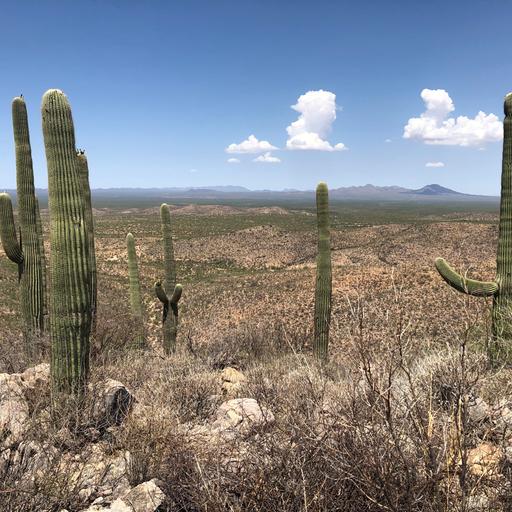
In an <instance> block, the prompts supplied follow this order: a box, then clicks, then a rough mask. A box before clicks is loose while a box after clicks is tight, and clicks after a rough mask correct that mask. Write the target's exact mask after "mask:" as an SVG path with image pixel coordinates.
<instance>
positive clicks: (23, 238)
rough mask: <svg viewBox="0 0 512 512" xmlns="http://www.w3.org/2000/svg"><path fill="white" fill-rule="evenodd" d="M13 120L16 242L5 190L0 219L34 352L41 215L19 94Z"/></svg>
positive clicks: (41, 313)
mask: <svg viewBox="0 0 512 512" xmlns="http://www.w3.org/2000/svg"><path fill="white" fill-rule="evenodd" d="M12 123H13V131H14V144H15V150H16V190H17V202H18V220H19V239H20V240H19V242H18V240H17V237H16V228H15V226H14V218H13V213H12V204H11V201H10V198H9V197H8V196H7V194H3V195H2V198H1V204H2V206H1V216H0V222H1V223H2V225H3V226H4V227H3V229H2V233H1V239H2V245H3V246H4V250H5V252H6V254H7V256H8V257H9V259H11V260H12V261H13V262H14V263H16V264H17V265H18V272H19V277H20V301H21V311H22V316H23V323H24V334H25V339H26V342H27V352H28V354H29V355H34V353H35V349H34V346H33V335H39V334H41V333H42V332H43V331H44V319H45V309H46V300H45V289H46V286H45V274H46V273H45V268H44V266H45V260H44V249H43V242H42V233H41V217H40V212H39V205H38V202H37V198H36V195H35V188H34V171H33V166H32V151H31V147H30V136H29V129H28V116H27V107H26V104H25V101H24V99H23V98H22V97H17V98H14V100H13V102H12Z"/></svg>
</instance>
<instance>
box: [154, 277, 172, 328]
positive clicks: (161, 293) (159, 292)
mask: <svg viewBox="0 0 512 512" xmlns="http://www.w3.org/2000/svg"><path fill="white" fill-rule="evenodd" d="M155 294H156V296H157V298H158V300H159V301H160V302H161V303H162V306H163V313H162V324H165V321H166V320H167V314H168V313H169V299H168V298H167V294H166V293H165V290H164V288H163V286H162V283H161V282H160V281H157V282H156V283H155Z"/></svg>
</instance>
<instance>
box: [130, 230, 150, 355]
mask: <svg viewBox="0 0 512 512" xmlns="http://www.w3.org/2000/svg"><path fill="white" fill-rule="evenodd" d="M126 248H127V250H128V278H129V281H130V306H131V310H132V318H133V320H134V323H135V325H136V329H137V333H136V334H135V346H136V348H143V347H144V346H145V344H146V343H145V339H144V312H143V308H142V299H141V293H140V282H139V267H138V265H137V253H136V251H135V239H134V238H133V235H132V234H131V233H128V235H126Z"/></svg>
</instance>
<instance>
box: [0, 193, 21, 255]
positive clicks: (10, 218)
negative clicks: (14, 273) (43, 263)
mask: <svg viewBox="0 0 512 512" xmlns="http://www.w3.org/2000/svg"><path fill="white" fill-rule="evenodd" d="M0 240H1V242H2V246H3V248H4V251H5V254H6V256H7V257H8V258H9V259H10V260H11V261H12V262H14V263H16V264H18V265H21V264H22V263H23V251H22V249H21V246H20V244H19V242H18V238H17V236H16V226H15V224H14V214H13V211H12V202H11V197H10V196H9V194H6V193H5V192H4V193H2V194H0Z"/></svg>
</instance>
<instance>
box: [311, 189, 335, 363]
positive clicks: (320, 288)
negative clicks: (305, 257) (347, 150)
mask: <svg viewBox="0 0 512 512" xmlns="http://www.w3.org/2000/svg"><path fill="white" fill-rule="evenodd" d="M316 211H317V213H316V215H317V224H318V254H317V259H316V290H315V334H314V346H313V349H314V353H315V356H316V357H317V358H318V359H320V360H321V361H326V360H327V357H328V347H329V327H330V322H331V295H332V270H331V233H330V229H329V190H328V188H327V184H326V183H323V182H321V183H319V184H318V186H317V188H316Z"/></svg>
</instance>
